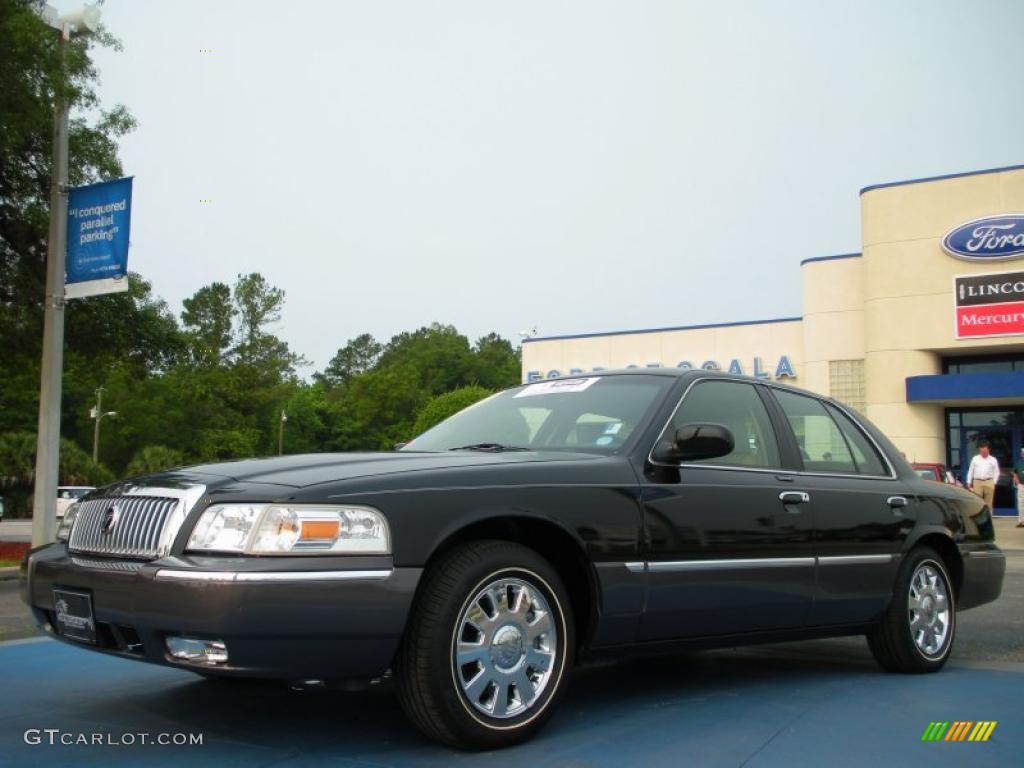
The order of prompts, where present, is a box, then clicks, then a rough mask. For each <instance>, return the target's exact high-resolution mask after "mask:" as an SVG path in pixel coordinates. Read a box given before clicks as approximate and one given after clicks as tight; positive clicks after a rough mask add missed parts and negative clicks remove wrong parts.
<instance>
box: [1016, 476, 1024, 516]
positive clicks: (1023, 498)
mask: <svg viewBox="0 0 1024 768" xmlns="http://www.w3.org/2000/svg"><path fill="white" fill-rule="evenodd" d="M1017 522H1018V523H1024V483H1018V484H1017Z"/></svg>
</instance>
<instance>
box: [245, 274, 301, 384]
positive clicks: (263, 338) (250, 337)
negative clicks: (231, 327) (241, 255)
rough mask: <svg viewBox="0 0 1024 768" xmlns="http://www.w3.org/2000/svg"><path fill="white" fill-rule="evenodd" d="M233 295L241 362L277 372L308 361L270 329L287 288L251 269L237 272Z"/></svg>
mask: <svg viewBox="0 0 1024 768" xmlns="http://www.w3.org/2000/svg"><path fill="white" fill-rule="evenodd" d="M234 299H235V306H236V309H237V312H238V320H239V329H238V343H237V345H236V346H235V353H236V355H237V360H238V362H240V363H247V364H256V365H259V366H260V367H262V368H264V369H265V370H266V371H267V372H270V373H272V374H273V375H277V376H285V375H291V374H294V373H295V366H297V365H305V364H306V361H305V360H304V359H303V358H302V357H301V356H300V355H296V354H294V353H292V352H291V351H290V350H289V349H288V344H286V343H285V342H284V341H282V340H281V339H279V338H277V336H274V335H273V334H272V333H269V332H268V331H267V326H268V325H271V324H273V323H276V322H278V321H280V319H281V309H282V307H283V306H284V291H282V290H281V289H280V288H276V287H274V286H272V285H270V284H269V283H268V282H267V280H266V278H264V277H263V275H261V274H260V273H259V272H252V273H250V274H248V275H239V276H238V280H237V281H236V282H235V288H234Z"/></svg>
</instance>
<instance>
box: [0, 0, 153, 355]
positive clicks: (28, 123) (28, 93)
mask: <svg viewBox="0 0 1024 768" xmlns="http://www.w3.org/2000/svg"><path fill="white" fill-rule="evenodd" d="M41 6H42V3H41V2H37V1H36V0H0V83H3V86H2V87H0V348H2V349H4V351H5V354H6V355H7V356H8V359H9V360H11V362H12V363H13V362H14V359H15V358H24V359H28V360H31V359H33V358H35V359H36V360H38V356H39V340H40V338H41V335H42V301H43V288H44V284H45V259H46V236H47V222H48V219H49V184H50V164H51V157H52V149H53V105H54V101H55V97H56V95H57V94H60V95H61V96H62V97H63V98H64V100H65V101H66V103H67V104H68V105H69V108H70V109H71V110H72V115H73V117H72V119H71V120H70V124H69V131H68V135H69V145H70V158H69V167H68V181H69V184H70V185H72V186H78V185H81V184H86V183H90V182H93V181H100V180H104V179H111V178H116V177H118V176H121V175H122V169H121V163H120V160H119V159H118V157H117V144H116V140H117V139H118V138H119V137H121V136H123V135H124V134H125V133H127V132H128V131H130V130H132V129H133V128H134V126H135V121H134V120H133V118H132V117H131V115H130V114H129V113H128V111H127V110H126V109H125V108H124V107H123V106H120V105H118V106H114V107H113V108H112V109H109V110H106V111H104V110H103V109H102V108H101V106H100V104H99V100H98V98H97V96H96V94H95V91H94V87H95V85H96V83H97V81H98V76H97V72H96V69H95V68H94V66H93V64H92V60H91V59H90V57H89V51H90V47H91V46H96V45H99V46H104V47H112V48H115V49H118V50H119V49H120V44H119V43H118V42H117V40H116V39H115V38H113V37H112V36H111V35H109V34H108V33H107V32H105V31H104V30H100V31H99V32H98V33H96V34H93V35H83V36H77V37H74V38H72V39H71V41H70V42H68V43H66V44H64V45H63V46H58V42H57V32H56V31H55V30H54V29H52V28H51V27H50V26H48V25H47V24H46V23H45V22H43V21H42V19H41V18H40V16H39V13H38V12H39V10H40V8H41ZM61 47H63V49H64V54H65V55H64V61H63V63H62V61H61V53H60V48H61ZM87 114H88V115H96V116H97V117H96V118H95V120H94V122H93V123H91V124H90V122H89V121H88V120H86V119H85V118H84V117H82V115H87ZM19 362H20V360H19Z"/></svg>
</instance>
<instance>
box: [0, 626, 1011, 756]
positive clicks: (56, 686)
mask: <svg viewBox="0 0 1024 768" xmlns="http://www.w3.org/2000/svg"><path fill="white" fill-rule="evenodd" d="M862 646H863V641H854V640H845V641H843V640H840V641H822V642H817V643H812V644H805V645H800V644H788V645H784V646H774V647H764V648H758V649H746V650H742V651H718V652H713V653H705V654H696V655H691V656H685V657H674V658H669V659H659V660H653V661H652V660H644V661H640V660H636V661H629V662H625V663H620V664H615V665H603V666H592V667H588V668H585V669H583V670H581V671H579V672H578V673H577V675H576V677H575V678H574V680H573V685H572V689H571V692H570V694H569V696H568V697H567V698H566V700H565V701H564V702H563V706H562V707H561V709H560V710H559V712H558V714H557V715H556V717H555V718H554V719H553V720H552V722H551V723H550V725H549V726H548V728H547V729H546V730H545V731H544V732H543V733H542V734H541V736H540V738H538V739H536V740H535V741H533V742H531V743H529V744H527V745H524V746H522V747H518V748H514V749H509V750H505V751H502V752H496V753H492V754H490V755H488V756H487V757H486V762H487V765H488V768H501V767H502V766H506V765H507V766H515V767H516V768H522V766H524V765H526V766H531V768H532V767H533V766H572V767H573V768H579V767H580V766H609V767H611V766H615V768H621V767H622V766H633V765H642V766H645V768H650V766H660V765H666V766H669V765H670V766H688V765H695V766H698V765H699V766H741V765H742V766H751V767H758V766H819V765H829V766H847V765H849V766H865V765H870V766H884V765H909V766H916V765H927V766H929V768H937V767H938V766H972V768H973V767H974V766H1007V765H1021V761H1022V757H1021V756H1022V755H1024V664H1020V663H1004V664H993V665H987V666H986V665H974V666H970V667H968V666H957V665H956V664H952V665H950V666H949V667H947V669H946V670H944V671H943V672H941V673H939V674H935V675H924V676H904V675H890V674H885V673H883V672H880V671H878V670H877V668H876V667H875V666H874V665H873V663H872V662H871V661H870V659H869V657H867V655H866V654H865V652H864V650H863V647H862ZM0 686H2V687H0V692H2V694H0V765H18V766H21V765H33V766H49V765H76V766H81V765H100V764H102V765H105V766H116V765H126V766H127V765H130V766H132V767H133V768H141V767H142V766H150V765H164V764H168V763H171V762H174V763H176V764H186V765H188V766H189V767H190V768H191V767H192V766H200V765H216V766H232V765H246V766H249V765H260V766H268V765H274V766H286V767H290V766H298V765H315V764H323V763H327V762H329V763H331V764H333V765H338V766H377V767H378V768H379V767H380V766H426V765H430V766H435V765H455V766H458V765H466V766H470V765H473V766H476V765H478V764H479V761H480V759H481V757H480V756H479V755H472V754H468V753H461V752H455V751H451V750H447V749H443V748H440V747H436V746H433V745H431V744H429V743H427V742H425V741H423V740H422V739H421V738H420V737H419V736H418V735H417V733H416V732H415V731H414V730H413V729H412V728H411V727H410V726H408V725H407V724H406V722H405V720H404V718H403V716H402V713H401V711H400V709H399V707H398V704H397V702H396V700H395V698H394V696H393V694H392V692H391V691H389V690H387V689H386V688H382V689H374V690H372V691H367V692H362V693H342V692H313V693H295V692H291V691H288V690H287V689H285V688H283V687H279V686H276V685H264V684H253V683H217V682H206V681H203V680H201V679H200V678H198V677H195V676H193V675H191V674H189V673H187V672H179V671H177V670H171V669H163V668H159V667H152V666H149V665H144V664H139V663H136V662H130V661H123V660H120V659H116V658H111V657H106V656H101V655H98V654H93V653H89V652H86V651H82V650H79V649H76V648H72V647H69V646H66V645H63V644H59V643H57V642H54V641H52V640H42V641H30V642H27V643H10V644H0ZM931 720H997V721H999V724H998V726H997V727H996V729H995V731H994V733H993V734H992V737H991V739H990V741H989V742H987V743H966V742H965V743H922V742H921V741H920V737H921V734H922V732H923V731H924V729H925V727H926V726H927V724H928V723H929V721H931ZM45 728H57V729H60V730H61V731H62V732H63V733H66V734H72V735H77V734H79V733H85V734H91V733H94V732H97V733H104V734H111V735H112V738H115V739H120V738H122V736H121V735H122V734H129V733H142V732H145V733H148V734H150V737H151V738H155V737H156V734H159V733H182V732H183V733H193V734H202V736H203V744H202V746H156V745H148V746H146V745H141V744H138V743H136V744H134V745H131V746H124V745H120V746H102V745H89V746H84V745H77V746H75V745H72V746H60V745H54V746H50V745H49V744H47V743H46V741H45V739H46V735H45V734H43V735H42V738H43V739H44V741H43V743H42V744H36V745H30V744H26V743H25V741H24V733H25V731H26V730H28V729H45ZM65 738H67V737H65Z"/></svg>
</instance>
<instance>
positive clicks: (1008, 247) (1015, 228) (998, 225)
mask: <svg viewBox="0 0 1024 768" xmlns="http://www.w3.org/2000/svg"><path fill="white" fill-rule="evenodd" d="M942 248H943V250H945V251H946V253H948V254H950V255H951V256H955V257H956V258H958V259H967V260H969V261H1001V260H1003V259H1014V258H1018V257H1020V256H1024V213H1004V214H1000V215H999V216H985V217H984V218H981V219H974V220H973V221H968V222H967V223H966V224H961V225H960V226H959V227H955V228H954V229H951V230H950V231H949V232H947V233H946V236H945V237H944V238H942Z"/></svg>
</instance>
